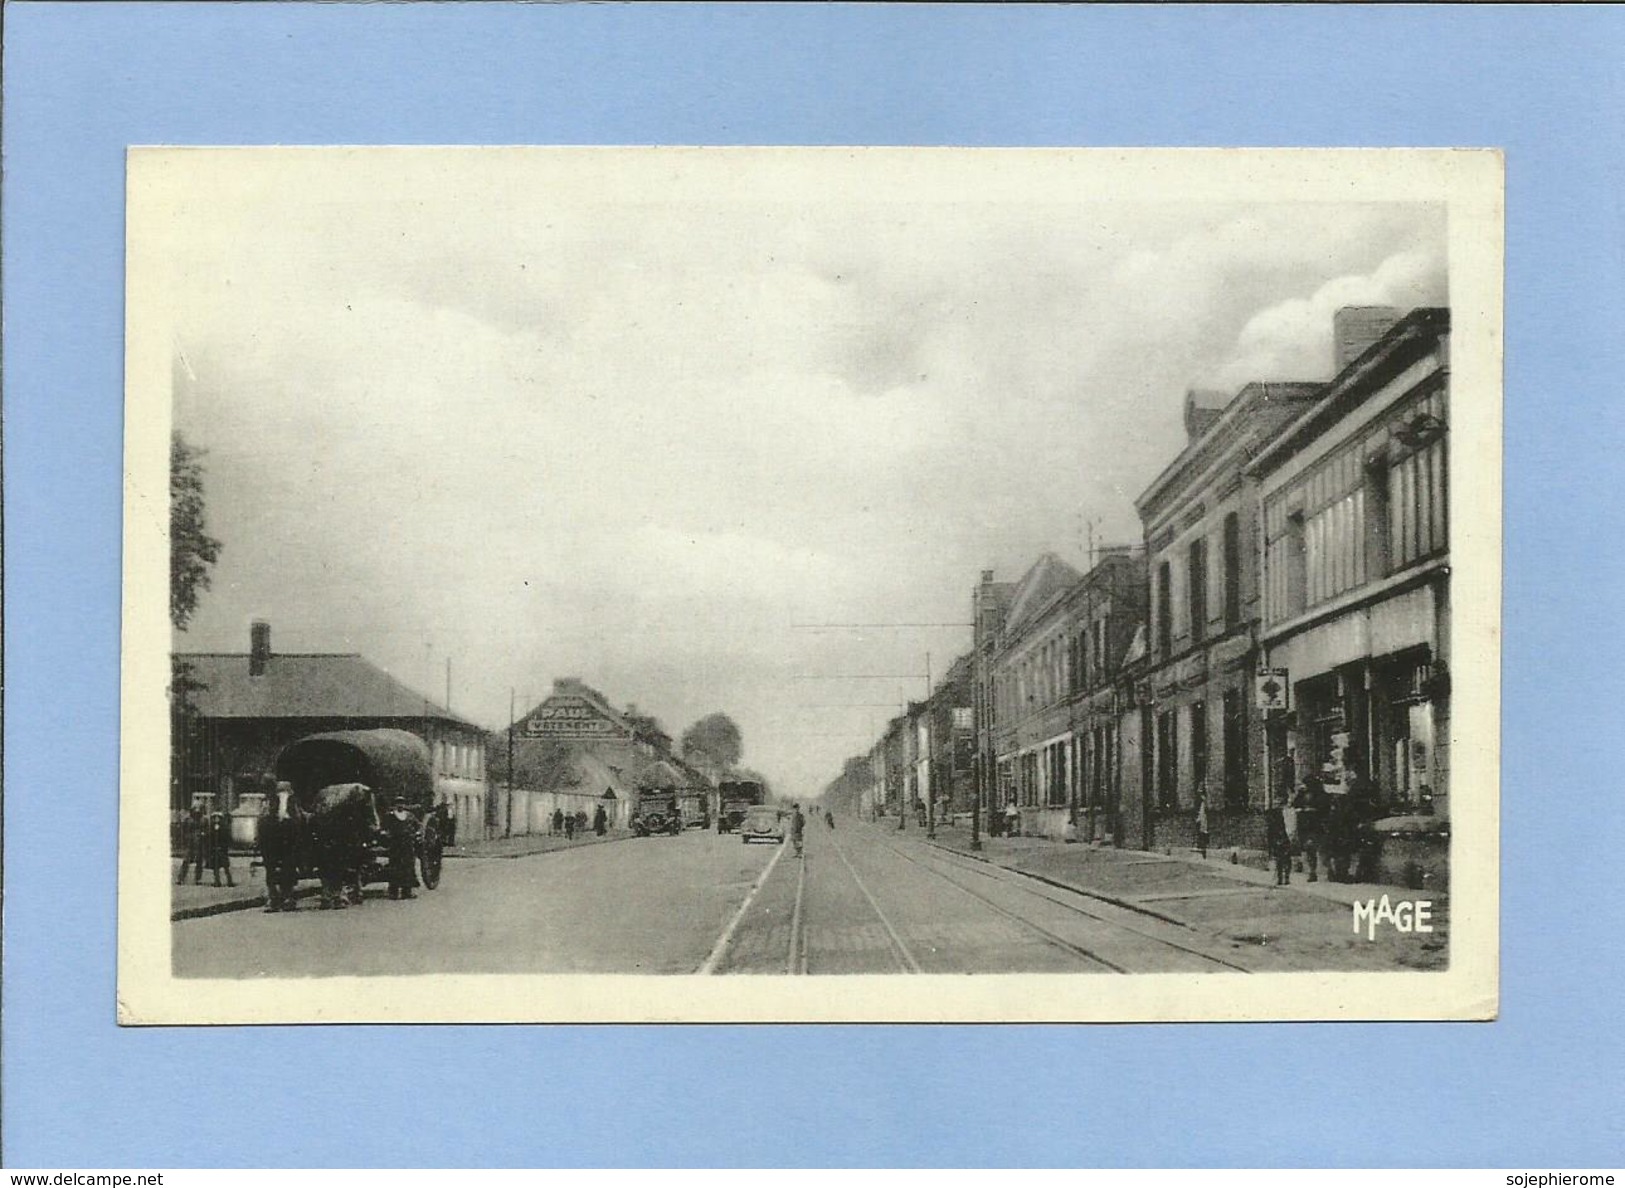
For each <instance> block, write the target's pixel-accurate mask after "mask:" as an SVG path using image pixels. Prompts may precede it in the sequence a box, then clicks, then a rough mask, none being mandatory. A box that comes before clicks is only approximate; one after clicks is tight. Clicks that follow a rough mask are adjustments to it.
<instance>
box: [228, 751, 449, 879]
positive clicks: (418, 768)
mask: <svg viewBox="0 0 1625 1188" xmlns="http://www.w3.org/2000/svg"><path fill="white" fill-rule="evenodd" d="M276 778H277V781H278V787H279V789H280V791H279V792H278V793H277V794H275V795H272V796H271V797H270V798H269V800H268V802H267V804H266V806H265V811H264V813H263V814H262V815H261V817H260V823H259V830H258V832H259V846H260V852H261V855H262V859H263V861H264V864H265V868H266V882H267V884H268V885H269V886H270V888H271V891H272V894H271V907H272V909H273V910H275V909H277V908H279V907H291V906H292V903H293V897H292V885H293V884H294V883H296V882H297V881H298V880H299V879H300V878H311V877H315V878H320V879H321V880H322V887H323V903H324V906H341V904H339V903H334V902H331V901H332V900H333V899H335V898H336V897H338V896H339V895H340V894H342V891H343V890H344V889H348V891H349V895H348V898H349V900H350V902H359V901H360V889H361V887H362V886H363V885H364V884H366V883H372V882H381V881H384V880H385V879H388V878H389V868H390V858H391V855H390V842H389V835H388V831H387V830H386V829H385V824H386V823H385V821H384V819H383V816H384V814H385V813H387V812H388V811H389V810H390V808H391V806H393V805H394V804H395V802H396V801H397V800H398V799H403V800H405V802H406V811H407V813H408V814H409V815H410V817H411V819H412V823H411V826H410V833H411V837H410V840H411V843H412V850H413V856H414V857H415V859H416V865H417V866H418V868H419V871H420V872H421V877H422V883H423V886H425V887H427V888H429V889H430V890H433V889H434V888H435V887H437V886H438V885H439V883H440V871H441V865H442V861H443V859H444V854H445V838H446V824H447V823H446V811H445V806H443V805H437V804H436V803H435V791H434V769H433V766H432V764H431V762H430V757H429V748H428V746H427V745H425V743H424V742H423V740H422V739H420V738H419V737H418V736H417V735H415V734H411V733H409V732H407V731H404V730H340V731H334V732H331V733H326V734H312V735H310V736H308V737H306V738H302V739H299V740H298V741H297V742H293V743H290V744H288V745H287V746H286V747H284V748H283V749H282V752H281V753H280V754H279V755H278V756H277V759H276ZM289 789H291V791H289ZM335 884H338V886H335Z"/></svg>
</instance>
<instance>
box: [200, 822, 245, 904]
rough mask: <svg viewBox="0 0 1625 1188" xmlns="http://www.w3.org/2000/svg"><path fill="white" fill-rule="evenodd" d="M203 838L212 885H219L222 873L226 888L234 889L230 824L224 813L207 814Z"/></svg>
mask: <svg viewBox="0 0 1625 1188" xmlns="http://www.w3.org/2000/svg"><path fill="white" fill-rule="evenodd" d="M204 838H205V840H204V852H205V853H206V854H207V855H208V859H209V870H210V871H212V872H213V873H214V885H215V886H216V887H218V886H219V885H220V875H221V873H222V872H224V874H225V876H226V886H228V887H235V886H236V885H237V883H236V880H234V879H233V878H232V877H231V823H230V822H229V821H227V820H226V814H225V813H219V812H216V813H210V814H209V823H208V825H207V826H206V827H205V830H204Z"/></svg>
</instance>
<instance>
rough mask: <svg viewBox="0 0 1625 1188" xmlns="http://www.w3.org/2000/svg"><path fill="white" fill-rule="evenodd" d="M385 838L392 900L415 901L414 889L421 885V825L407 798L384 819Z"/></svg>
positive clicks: (399, 800)
mask: <svg viewBox="0 0 1625 1188" xmlns="http://www.w3.org/2000/svg"><path fill="white" fill-rule="evenodd" d="M384 837H385V845H386V848H387V850H388V852H389V897H390V898H391V899H416V898H417V896H416V895H414V894H413V893H412V888H414V887H416V886H417V885H418V876H417V870H416V866H417V850H418V823H417V819H416V818H415V817H413V816H412V814H411V813H410V812H409V811H408V810H407V807H406V797H404V796H397V797H396V798H395V807H394V809H393V810H392V811H391V812H390V814H389V816H387V817H385V818H384Z"/></svg>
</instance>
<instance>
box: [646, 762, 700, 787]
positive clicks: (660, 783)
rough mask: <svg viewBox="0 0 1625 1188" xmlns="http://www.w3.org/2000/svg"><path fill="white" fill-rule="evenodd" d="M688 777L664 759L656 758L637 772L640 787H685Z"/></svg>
mask: <svg viewBox="0 0 1625 1188" xmlns="http://www.w3.org/2000/svg"><path fill="white" fill-rule="evenodd" d="M688 783H689V779H688V777H687V776H685V775H684V774H683V773H682V772H680V771H678V770H677V768H675V767H674V766H672V765H671V764H670V763H667V762H666V761H665V760H664V759H656V760H655V761H654V762H653V763H651V764H649V766H648V767H645V768H644V769H643V770H642V771H640V772H638V787H640V788H685V787H687V786H688Z"/></svg>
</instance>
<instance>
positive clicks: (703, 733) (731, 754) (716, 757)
mask: <svg viewBox="0 0 1625 1188" xmlns="http://www.w3.org/2000/svg"><path fill="white" fill-rule="evenodd" d="M682 748H683V758H684V759H686V760H688V762H690V763H692V764H694V765H695V766H696V767H699V768H701V769H703V770H705V771H708V772H711V773H712V774H713V775H720V774H721V773H722V772H725V771H727V770H728V769H729V768H731V767H736V766H737V765H738V763H739V760H740V759H741V758H742V757H743V756H744V754H745V744H744V740H743V738H742V736H741V735H740V733H739V727H738V726H737V725H735V724H734V720H733V719H732V718H730V717H729V716H728V715H727V714H724V713H715V714H707V715H706V716H705V717H703V718H701V719H700V720H699V721H698V722H696V723H694V725H692V726H690V727H689V728H688V729H687V730H685V731H683V739H682Z"/></svg>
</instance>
